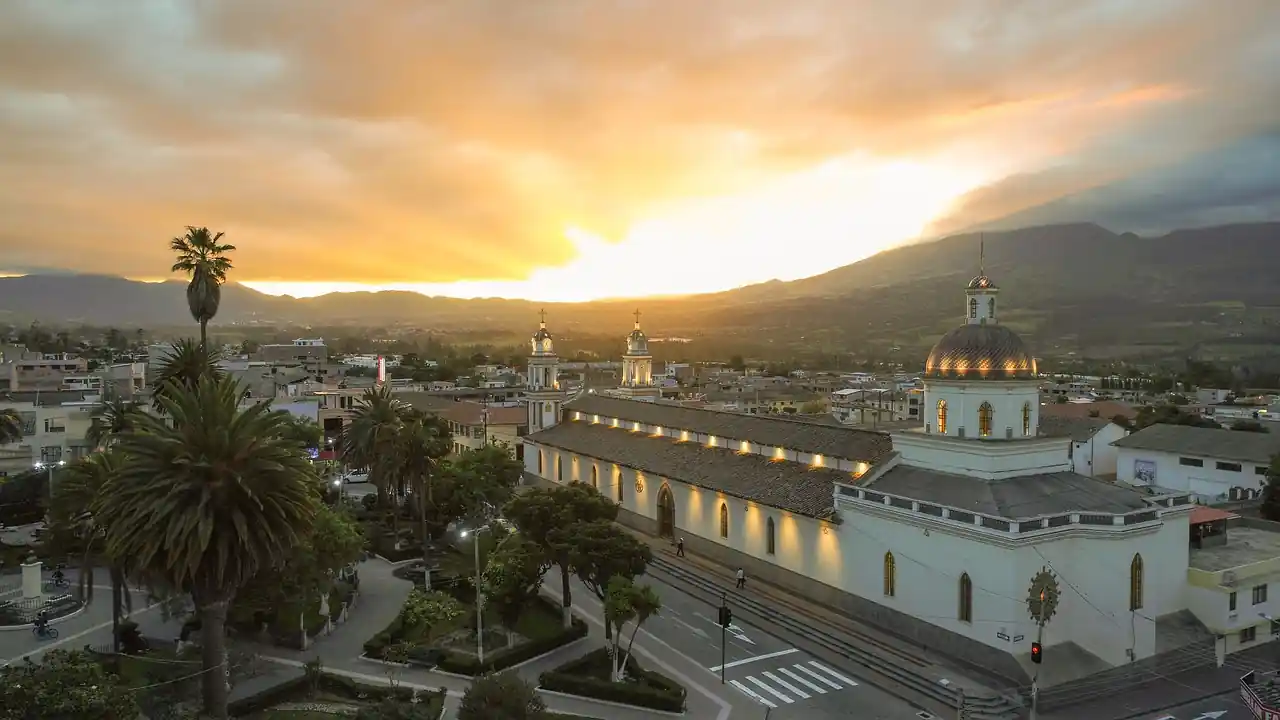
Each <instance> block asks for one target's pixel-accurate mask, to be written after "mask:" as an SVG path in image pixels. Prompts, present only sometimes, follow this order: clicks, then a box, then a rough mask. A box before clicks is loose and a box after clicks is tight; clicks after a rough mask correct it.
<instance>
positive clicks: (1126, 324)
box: [0, 223, 1280, 355]
mask: <svg viewBox="0 0 1280 720" xmlns="http://www.w3.org/2000/svg"><path fill="white" fill-rule="evenodd" d="M985 245H986V271H987V273H988V274H989V275H991V276H992V277H993V278H995V279H996V281H997V282H998V284H999V285H1000V287H1001V290H1002V295H1003V297H1004V298H1005V302H1004V308H1005V314H1004V316H1003V319H1004V321H1005V322H1007V323H1009V324H1011V325H1012V326H1014V327H1015V329H1017V330H1018V331H1019V332H1022V333H1023V334H1024V335H1025V336H1026V337H1027V339H1028V341H1030V342H1031V344H1032V346H1033V348H1035V350H1036V351H1037V352H1039V353H1041V354H1047V355H1055V354H1066V353H1071V352H1075V353H1080V354H1083V353H1091V354H1095V355H1116V354H1119V355H1134V354H1141V353H1143V352H1147V351H1149V352H1152V353H1157V352H1165V353H1168V352H1182V351H1190V350H1192V349H1195V350H1196V351H1197V352H1199V353H1200V354H1202V355H1203V354H1205V353H1206V352H1208V354H1210V355H1212V354H1213V352H1215V351H1214V350H1213V349H1212V346H1213V345H1214V344H1215V343H1224V342H1225V343H1227V344H1232V343H1235V344H1241V345H1250V346H1251V347H1254V348H1255V349H1256V348H1257V347H1258V346H1259V345H1261V346H1263V347H1265V346H1266V345H1267V344H1269V343H1275V342H1277V341H1280V334H1278V333H1277V331H1278V330H1280V328H1278V327H1277V326H1278V325H1280V294H1277V292H1276V290H1275V281H1274V278H1275V277H1280V223H1268V224H1254V225H1230V226H1221V227H1211V228H1199V229H1193V230H1179V231H1175V232H1172V233H1169V234H1167V235H1164V236H1160V237H1138V236H1136V235H1132V234H1124V235H1119V234H1116V233H1113V232H1111V231H1109V230H1107V229H1105V228H1102V227H1099V226H1097V225H1090V224H1074V225H1055V226H1045V227H1035V228H1025V229H1021V230H1015V231H1009V232H999V233H987V234H986V235H985ZM977 270H978V237H977V236H976V235H960V236H953V237H948V238H944V239H942V240H938V241H935V242H928V243H920V244H916V245H910V246H906V247H902V248H897V249H894V250H890V251H886V252H883V253H880V254H878V255H875V256H873V257H871V258H868V259H866V260H863V261H861V262H858V263H854V264H852V265H848V266H845V267H842V268H838V269H836V270H832V271H830V272H827V273H824V274H822V275H818V276H815V277H811V278H806V279H803V280H796V281H792V282H769V283H763V284H760V285H753V286H749V287H745V288H740V289H738V290H732V291H728V292H722V293H715V294H708V295H698V296H691V297H686V298H679V299H651V300H642V301H639V302H637V301H618V302H594V303H582V304H564V305H556V304H546V305H545V307H546V308H547V310H548V312H549V313H551V314H552V317H554V318H555V324H556V326H557V327H558V328H561V329H562V332H564V331H568V332H573V333H577V334H579V335H584V336H585V335H611V334H618V333H625V331H626V329H627V328H628V327H629V326H630V321H631V318H630V313H631V311H632V310H633V309H634V307H635V306H636V305H637V304H638V305H640V306H641V307H642V308H643V310H644V321H645V326H646V328H647V329H648V330H649V331H650V333H651V334H653V335H664V334H670V335H682V336H689V337H696V338H703V339H713V340H715V341H716V344H717V345H719V344H724V343H728V344H734V343H739V344H743V345H745V346H759V345H760V344H765V345H768V346H770V347H772V348H776V349H778V350H779V351H785V350H786V349H787V348H794V349H795V350H796V351H797V352H799V351H801V350H807V351H815V352H838V351H841V350H863V349H871V350H883V351H886V352H887V351H888V350H889V349H890V348H892V347H894V346H899V347H901V348H902V351H903V352H916V351H918V350H919V349H920V348H922V347H928V345H930V344H931V343H932V342H933V340H934V339H936V338H937V337H938V336H939V335H941V334H942V333H943V332H944V331H945V330H947V329H948V328H949V327H951V326H953V325H955V324H956V323H957V322H959V320H960V316H961V311H962V302H963V296H962V293H961V289H962V288H963V286H964V283H965V282H967V281H968V279H969V278H970V277H972V276H973V275H974V274H976V273H977ZM183 291H184V284H183V283H181V282H166V283H140V282H132V281H128V280H124V279H121V278H111V277H100V276H53V275H47V276H27V277H16V278H0V321H8V322H12V323H22V322H30V321H31V320H32V319H38V320H41V321H46V322H64V323H85V324H94V325H116V326H121V327H138V326H159V325H174V324H182V323H187V322H189V318H188V316H187V313H186V303H185V297H184V292H183ZM542 306H543V304H540V303H530V302H526V301H517V300H493V299H490V300H457V299H451V298H440V297H424V296H422V295H417V294H414V293H404V292H383V293H335V294H331V295H326V296H321V297H317V298H308V299H294V298H288V297H283V298H282V297H272V296H268V295H263V294H261V293H258V292H255V291H253V290H250V289H249V288H246V287H243V286H240V285H234V284H233V285H230V286H228V287H227V288H226V289H225V292H224V300H223V308H222V311H221V312H220V313H219V315H218V321H219V322H220V323H258V324H280V325H284V324H302V325H326V326H333V325H342V324H353V325H354V324H359V325H365V326H384V325H412V326H416V327H422V328H429V329H439V330H446V331H448V330H467V331H471V332H486V331H493V332H495V333H507V332H510V331H512V330H516V329H518V328H521V327H525V326H530V325H532V323H533V322H534V318H535V313H536V311H537V310H538V308H539V307H542ZM1206 343H1207V344H1208V346H1209V349H1208V350H1207V351H1206V350H1205V348H1206Z"/></svg>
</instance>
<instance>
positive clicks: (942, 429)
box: [938, 400, 947, 435]
mask: <svg viewBox="0 0 1280 720" xmlns="http://www.w3.org/2000/svg"><path fill="white" fill-rule="evenodd" d="M938 432H939V433H941V434H943V435H946V434H947V401H946V400H939V401H938Z"/></svg>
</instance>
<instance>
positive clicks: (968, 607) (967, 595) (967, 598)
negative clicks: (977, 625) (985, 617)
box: [960, 573, 973, 623]
mask: <svg viewBox="0 0 1280 720" xmlns="http://www.w3.org/2000/svg"><path fill="white" fill-rule="evenodd" d="M960 622H967V623H971V622H973V581H972V580H970V579H969V573H965V574H963V575H961V576H960Z"/></svg>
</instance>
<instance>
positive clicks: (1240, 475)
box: [1116, 447, 1267, 502]
mask: <svg viewBox="0 0 1280 720" xmlns="http://www.w3.org/2000/svg"><path fill="white" fill-rule="evenodd" d="M1116 450H1117V453H1116V479H1117V480H1121V481H1124V482H1128V483H1133V484H1135V485H1147V484H1154V485H1156V486H1157V487H1161V488H1165V489H1167V490H1177V491H1185V492H1190V493H1192V494H1194V495H1195V496H1196V497H1197V499H1199V500H1201V501H1204V502H1212V501H1217V500H1222V499H1225V498H1226V496H1227V492H1228V491H1229V490H1230V489H1231V488H1233V487H1245V488H1253V489H1260V488H1262V487H1263V486H1264V485H1266V480H1267V478H1266V474H1265V473H1266V466H1265V465H1259V464H1257V463H1247V462H1246V463H1239V465H1240V466H1241V467H1240V471H1239V472H1235V471H1232V470H1219V469H1218V468H1217V463H1218V462H1220V461H1219V460H1215V459H1213V458H1207V457H1200V456H1194V455H1179V454H1173V453H1166V452H1157V451H1154V450H1138V449H1136V448H1126V447H1121V448H1116ZM1184 457H1185V458H1188V459H1191V460H1199V461H1200V462H1201V463H1202V466H1201V467H1194V466H1191V465H1183V464H1182V462H1181V458H1184ZM1136 461H1145V462H1151V463H1154V464H1155V468H1156V476H1155V482H1154V483H1148V482H1147V481H1146V480H1145V479H1139V478H1138V477H1137V476H1136V475H1135V473H1134V469H1135V467H1136V465H1135V462H1136ZM1227 462H1235V461H1234V460H1233V461H1227Z"/></svg>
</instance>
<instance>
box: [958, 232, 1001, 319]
mask: <svg viewBox="0 0 1280 720" xmlns="http://www.w3.org/2000/svg"><path fill="white" fill-rule="evenodd" d="M999 294H1000V288H998V287H996V284H995V282H994V281H993V280H992V279H991V278H989V277H987V268H986V241H985V239H983V238H981V237H980V238H979V240H978V276H977V277H975V278H974V279H972V280H970V281H969V285H968V287H966V288H965V289H964V318H965V320H964V321H965V323H967V324H969V325H995V324H996V322H997V320H996V296H997V295H999Z"/></svg>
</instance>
